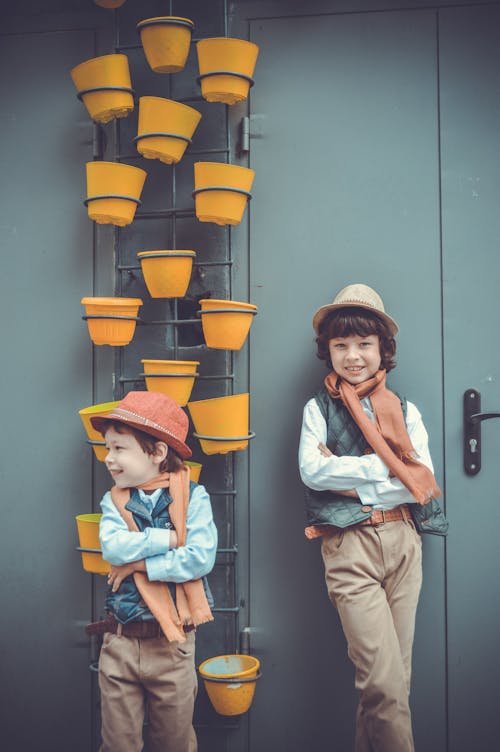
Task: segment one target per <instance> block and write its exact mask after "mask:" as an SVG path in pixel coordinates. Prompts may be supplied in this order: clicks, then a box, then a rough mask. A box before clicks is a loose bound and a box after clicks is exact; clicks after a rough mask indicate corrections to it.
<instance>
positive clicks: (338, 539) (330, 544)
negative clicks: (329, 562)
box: [321, 528, 346, 556]
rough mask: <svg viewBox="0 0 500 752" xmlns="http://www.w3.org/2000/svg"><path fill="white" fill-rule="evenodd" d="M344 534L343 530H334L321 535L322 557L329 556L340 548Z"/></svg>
mask: <svg viewBox="0 0 500 752" xmlns="http://www.w3.org/2000/svg"><path fill="white" fill-rule="evenodd" d="M345 532H346V531H345V529H344V528H336V529H335V530H334V531H333V532H332V533H327V534H326V535H323V537H322V539H321V553H322V555H323V556H325V555H326V556H328V555H330V556H331V555H332V554H334V553H335V552H336V551H338V550H339V549H340V548H341V546H342V543H343V542H344V537H345Z"/></svg>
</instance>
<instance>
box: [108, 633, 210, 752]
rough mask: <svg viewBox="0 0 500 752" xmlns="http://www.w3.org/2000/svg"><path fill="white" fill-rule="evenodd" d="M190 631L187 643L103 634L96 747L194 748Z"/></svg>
mask: <svg viewBox="0 0 500 752" xmlns="http://www.w3.org/2000/svg"><path fill="white" fill-rule="evenodd" d="M194 647H195V633H194V632H190V633H188V634H187V635H186V642H185V643H179V642H167V640H166V639H165V638H163V637H161V638H158V639H154V638H153V639H136V638H132V637H123V636H119V635H115V634H110V633H106V634H105V635H104V640H103V644H102V648H101V655H100V658H99V687H100V690H101V716H102V725H101V736H102V744H101V747H100V752H140V750H142V748H143V735H142V732H143V723H144V718H145V714H146V711H147V719H148V720H147V725H146V726H145V736H146V738H147V742H148V750H151V752H196V750H197V743H196V735H195V732H194V729H193V709H194V701H195V697H196V690H197V686H198V685H197V678H196V669H195V665H194Z"/></svg>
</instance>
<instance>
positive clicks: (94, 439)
mask: <svg viewBox="0 0 500 752" xmlns="http://www.w3.org/2000/svg"><path fill="white" fill-rule="evenodd" d="M117 404H118V402H102V403H101V404H100V405H90V407H84V408H82V409H81V410H79V411H78V415H79V416H80V418H81V419H82V423H83V425H84V428H85V431H86V433H87V438H88V443H89V444H90V445H91V447H92V449H93V450H94V454H95V456H96V457H97V459H98V460H99V461H100V462H104V460H105V459H106V455H107V453H108V450H107V449H106V442H105V441H103V437H102V435H101V434H100V433H99V431H96V430H95V428H94V427H93V425H92V423H91V422H90V418H91V417H92V415H103V414H104V413H109V412H110V411H111V410H112V409H113V408H114V407H116V405H117Z"/></svg>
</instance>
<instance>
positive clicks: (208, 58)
mask: <svg viewBox="0 0 500 752" xmlns="http://www.w3.org/2000/svg"><path fill="white" fill-rule="evenodd" d="M196 51H197V53H198V68H199V71H200V75H199V78H198V81H199V82H200V86H201V95H202V97H203V98H204V99H206V100H207V101H208V102H225V103H226V104H236V103H238V102H243V101H244V100H245V99H246V98H247V97H248V91H249V88H250V86H253V79H252V76H253V72H254V68H255V63H256V62H257V55H258V54H259V48H258V46H257V45H256V44H254V43H253V42H247V41H246V40H244V39H230V38H227V37H214V38H212V39H200V41H199V42H196Z"/></svg>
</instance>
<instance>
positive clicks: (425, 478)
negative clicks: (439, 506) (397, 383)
mask: <svg viewBox="0 0 500 752" xmlns="http://www.w3.org/2000/svg"><path fill="white" fill-rule="evenodd" d="M385 376H386V372H385V370H381V371H377V373H376V374H375V376H372V378H371V379H368V380H367V381H363V382H362V383H361V384H356V386H353V385H352V384H349V382H347V381H345V379H340V380H339V377H338V376H337V374H336V373H335V371H331V373H329V374H328V376H327V377H326V379H325V386H326V389H327V392H328V394H329V395H330V397H332V398H333V399H341V400H342V402H343V404H344V405H345V407H346V408H347V410H348V411H349V413H350V415H351V417H352V419H353V420H354V422H355V423H356V425H357V426H358V428H359V429H360V430H361V432H362V434H363V436H364V437H365V439H366V440H367V442H368V443H369V445H370V446H371V448H372V449H373V451H374V452H376V454H378V456H379V457H380V459H381V460H382V461H383V462H385V464H386V465H387V467H388V468H389V470H390V472H391V475H393V476H396V478H399V480H400V481H401V483H402V484H403V485H404V486H406V488H407V489H408V491H409V492H410V493H411V494H412V496H413V497H414V498H415V500H416V501H417V502H418V503H419V504H427V503H428V502H429V501H430V500H431V499H435V498H437V497H438V496H441V489H440V488H439V486H438V484H437V482H436V479H435V477H434V475H433V474H432V472H431V471H430V470H429V468H428V467H426V466H425V465H424V464H422V462H419V461H418V459H417V456H416V452H415V450H414V448H413V446H412V443H411V440H410V437H409V436H408V431H407V430H406V424H405V419H404V415H403V411H402V409H401V402H400V400H399V397H397V395H395V394H394V392H391V391H390V389H387V387H386V385H385ZM364 397H369V398H370V402H371V404H372V408H373V413H374V416H375V422H373V421H372V420H370V418H369V417H368V415H367V414H366V413H365V411H364V410H363V405H362V404H361V400H362V399H363V398H364Z"/></svg>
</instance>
